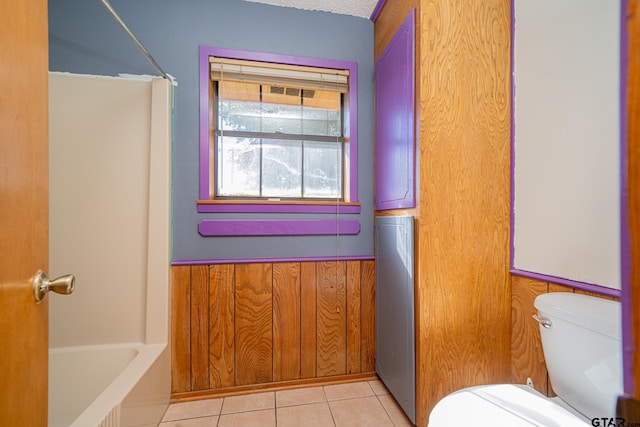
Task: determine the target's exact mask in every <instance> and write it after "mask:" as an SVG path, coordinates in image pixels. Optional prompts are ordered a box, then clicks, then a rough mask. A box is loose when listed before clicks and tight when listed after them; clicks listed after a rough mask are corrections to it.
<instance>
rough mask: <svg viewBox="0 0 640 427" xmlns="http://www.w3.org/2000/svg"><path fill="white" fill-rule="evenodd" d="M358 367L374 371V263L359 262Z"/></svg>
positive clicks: (362, 369) (366, 370)
mask: <svg viewBox="0 0 640 427" xmlns="http://www.w3.org/2000/svg"><path fill="white" fill-rule="evenodd" d="M360 274H361V276H360V277H361V278H360V311H361V313H360V321H361V325H360V336H361V338H360V340H361V343H360V347H361V350H360V356H361V361H360V369H361V371H362V372H374V371H375V370H376V366H375V356H376V292H375V291H376V264H375V261H361V263H360Z"/></svg>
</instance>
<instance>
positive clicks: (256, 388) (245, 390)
mask: <svg viewBox="0 0 640 427" xmlns="http://www.w3.org/2000/svg"><path fill="white" fill-rule="evenodd" d="M376 379H378V376H377V375H376V373H375V372H364V373H358V374H347V375H335V376H331V377H321V378H306V379H300V380H290V381H278V382H272V383H264V384H252V385H244V386H235V387H225V388H217V389H209V390H198V391H187V392H181V393H172V394H171V403H177V402H189V401H193V400H204V399H214V398H219V397H227V396H237V395H242V394H250V393H257V392H266V391H279V390H290V389H294V388H305V387H317V386H325V385H333V384H345V383H352V382H357V381H369V380H376Z"/></svg>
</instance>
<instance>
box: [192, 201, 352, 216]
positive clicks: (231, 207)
mask: <svg viewBox="0 0 640 427" xmlns="http://www.w3.org/2000/svg"><path fill="white" fill-rule="evenodd" d="M197 205H198V213H225V212H228V213H329V214H332V213H340V214H358V213H360V202H336V201H297V200H295V201H293V200H269V201H263V200H198V202H197Z"/></svg>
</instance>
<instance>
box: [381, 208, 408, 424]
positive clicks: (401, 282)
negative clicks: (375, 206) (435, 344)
mask: <svg viewBox="0 0 640 427" xmlns="http://www.w3.org/2000/svg"><path fill="white" fill-rule="evenodd" d="M413 221H414V219H413V217H412V216H376V223H375V242H376V372H377V373H378V376H379V377H380V379H381V380H382V382H383V383H384V384H385V385H386V386H387V388H388V389H389V391H390V392H391V394H392V395H393V397H395V399H396V401H397V402H398V404H399V405H400V407H401V408H402V409H403V410H404V412H405V413H406V414H407V416H408V417H409V419H410V420H411V421H412V422H413V423H414V424H415V422H416V382H415V380H416V368H415V366H416V346H415V325H414V322H415V321H414V319H415V316H414V279H413V277H414V276H413V254H414V252H413V250H414V245H413Z"/></svg>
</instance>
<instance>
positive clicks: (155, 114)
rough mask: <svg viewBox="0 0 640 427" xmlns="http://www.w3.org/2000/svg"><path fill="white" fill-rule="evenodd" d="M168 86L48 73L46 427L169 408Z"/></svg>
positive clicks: (142, 416) (85, 425)
mask: <svg viewBox="0 0 640 427" xmlns="http://www.w3.org/2000/svg"><path fill="white" fill-rule="evenodd" d="M171 92H172V90H171V85H170V83H169V82H167V81H166V80H164V79H160V78H151V77H149V76H140V77H136V76H128V77H103V76H87V75H74V74H68V73H50V75H49V102H50V106H49V117H50V120H49V123H50V125H49V156H50V158H49V188H50V190H49V271H50V274H49V276H50V277H56V276H59V275H62V274H67V273H71V274H74V275H75V276H76V288H75V290H74V292H73V294H71V295H65V296H61V295H56V294H53V293H51V294H50V295H49V296H48V297H47V298H48V300H49V405H48V406H49V426H50V427H62V426H64V427H69V426H74V427H127V426H157V424H158V423H159V422H160V420H161V419H162V415H163V413H164V411H165V410H166V408H167V406H168V405H169V399H170V394H171V366H170V350H169V276H170V263H171V261H170V260H171V254H170V227H171V226H170V209H171V208H170V194H171V193H170V191H171V182H170V170H171V165H170V153H171V143H170V142H171V139H170V138H171V137H170V135H171V131H170V122H171Z"/></svg>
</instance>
